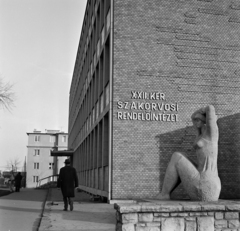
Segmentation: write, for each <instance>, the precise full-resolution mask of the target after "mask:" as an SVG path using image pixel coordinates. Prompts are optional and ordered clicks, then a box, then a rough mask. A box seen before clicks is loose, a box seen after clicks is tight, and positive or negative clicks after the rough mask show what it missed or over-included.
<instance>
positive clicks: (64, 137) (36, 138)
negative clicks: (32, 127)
mask: <svg viewBox="0 0 240 231" xmlns="http://www.w3.org/2000/svg"><path fill="white" fill-rule="evenodd" d="M34 141H35V142H40V141H41V136H40V135H36V136H34ZM49 141H50V143H54V142H56V136H50V140H49ZM62 142H63V143H65V142H67V136H62Z"/></svg>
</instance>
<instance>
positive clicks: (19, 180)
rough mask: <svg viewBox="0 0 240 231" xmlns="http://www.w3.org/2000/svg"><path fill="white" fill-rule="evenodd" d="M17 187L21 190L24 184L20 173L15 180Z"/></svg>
mask: <svg viewBox="0 0 240 231" xmlns="http://www.w3.org/2000/svg"><path fill="white" fill-rule="evenodd" d="M14 180H15V187H17V188H21V182H22V175H21V174H20V173H18V174H17V175H16V176H15V178H14Z"/></svg>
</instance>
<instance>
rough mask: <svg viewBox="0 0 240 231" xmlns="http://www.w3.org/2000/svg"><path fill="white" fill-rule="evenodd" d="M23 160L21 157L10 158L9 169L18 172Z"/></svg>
mask: <svg viewBox="0 0 240 231" xmlns="http://www.w3.org/2000/svg"><path fill="white" fill-rule="evenodd" d="M20 164H21V161H20V160H19V158H17V157H15V158H14V159H9V160H8V161H7V169H8V170H9V171H13V172H17V171H18V170H19V169H20Z"/></svg>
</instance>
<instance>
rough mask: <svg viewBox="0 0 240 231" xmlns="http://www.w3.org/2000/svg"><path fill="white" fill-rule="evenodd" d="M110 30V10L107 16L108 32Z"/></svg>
mask: <svg viewBox="0 0 240 231" xmlns="http://www.w3.org/2000/svg"><path fill="white" fill-rule="evenodd" d="M109 28H110V10H109V11H108V14H107V31H108V30H109Z"/></svg>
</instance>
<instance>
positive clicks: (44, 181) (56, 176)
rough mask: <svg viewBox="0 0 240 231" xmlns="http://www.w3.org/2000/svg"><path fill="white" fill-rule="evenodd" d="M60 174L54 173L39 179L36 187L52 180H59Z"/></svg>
mask: <svg viewBox="0 0 240 231" xmlns="http://www.w3.org/2000/svg"><path fill="white" fill-rule="evenodd" d="M57 179H58V175H52V176H48V177H45V178H42V179H40V180H38V182H37V185H36V188H38V187H40V186H41V185H44V184H49V183H50V182H57Z"/></svg>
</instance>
